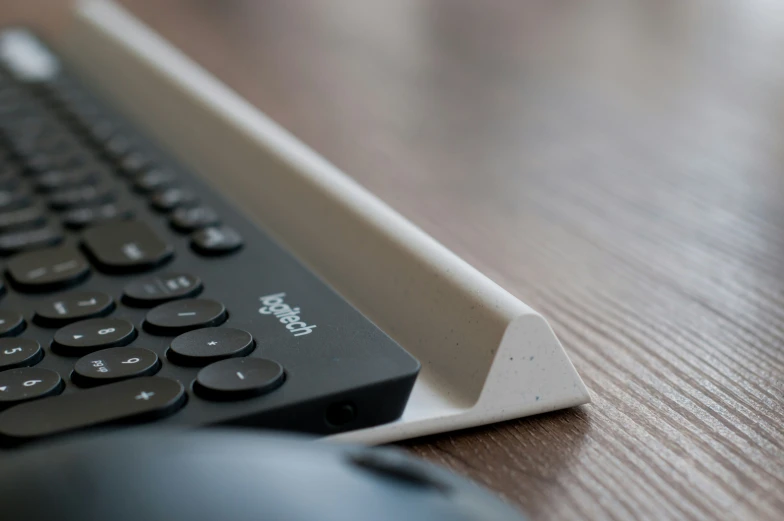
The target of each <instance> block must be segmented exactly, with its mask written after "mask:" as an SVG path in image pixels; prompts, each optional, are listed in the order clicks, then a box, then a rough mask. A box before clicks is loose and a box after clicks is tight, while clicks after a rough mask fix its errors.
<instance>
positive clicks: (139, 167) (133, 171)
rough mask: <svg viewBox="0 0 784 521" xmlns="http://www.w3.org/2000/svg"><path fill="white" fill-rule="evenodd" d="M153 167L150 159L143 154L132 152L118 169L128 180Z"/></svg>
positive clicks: (123, 159)
mask: <svg viewBox="0 0 784 521" xmlns="http://www.w3.org/2000/svg"><path fill="white" fill-rule="evenodd" d="M150 165H151V162H150V158H149V157H148V156H146V155H145V154H142V153H141V152H131V153H129V154H128V155H126V156H125V157H123V158H122V159H120V161H119V163H118V165H117V168H118V169H119V170H120V173H121V174H122V175H124V176H125V177H128V178H133V177H136V176H137V175H139V174H141V173H142V172H144V171H145V170H147V169H148V168H149V167H150Z"/></svg>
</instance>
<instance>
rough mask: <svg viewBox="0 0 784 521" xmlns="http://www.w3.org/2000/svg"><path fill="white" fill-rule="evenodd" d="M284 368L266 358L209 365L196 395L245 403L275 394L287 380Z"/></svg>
mask: <svg viewBox="0 0 784 521" xmlns="http://www.w3.org/2000/svg"><path fill="white" fill-rule="evenodd" d="M284 376H285V373H284V371H283V366H281V365H280V364H279V363H277V362H275V361H273V360H269V359H266V358H231V359H229V360H223V361H220V362H216V363H214V364H212V365H208V366H207V367H205V368H204V369H202V370H201V371H199V374H198V375H197V376H196V382H195V383H194V385H193V389H194V391H196V393H198V394H199V396H202V397H204V398H207V399H208V400H241V399H245V398H252V397H254V396H260V395H262V394H266V393H269V392H270V391H274V390H275V389H277V388H278V387H280V386H281V385H283V382H284V380H285V378H284Z"/></svg>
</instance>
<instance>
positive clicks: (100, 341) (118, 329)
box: [52, 318, 136, 356]
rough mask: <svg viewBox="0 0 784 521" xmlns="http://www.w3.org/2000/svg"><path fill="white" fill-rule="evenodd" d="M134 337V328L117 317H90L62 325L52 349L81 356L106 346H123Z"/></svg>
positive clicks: (67, 354) (64, 353)
mask: <svg viewBox="0 0 784 521" xmlns="http://www.w3.org/2000/svg"><path fill="white" fill-rule="evenodd" d="M135 338H136V328H134V327H133V324H131V323H130V322H128V321H127V320H122V319H119V318H90V319H87V320H82V321H81V322H76V323H74V324H70V325H68V326H65V327H62V328H60V329H58V330H57V332H56V333H55V334H54V340H53V341H52V349H53V350H55V351H57V352H58V353H60V354H62V355H65V356H82V355H86V354H88V353H92V352H93V351H98V350H99V349H104V348H107V347H116V346H125V345H128V344H130V343H131V342H133V340H134V339H135Z"/></svg>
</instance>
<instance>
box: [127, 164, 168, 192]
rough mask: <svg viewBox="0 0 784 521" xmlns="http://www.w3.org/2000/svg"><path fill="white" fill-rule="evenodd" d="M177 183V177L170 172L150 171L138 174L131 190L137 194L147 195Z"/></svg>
mask: <svg viewBox="0 0 784 521" xmlns="http://www.w3.org/2000/svg"><path fill="white" fill-rule="evenodd" d="M175 181H177V176H176V175H175V174H174V172H172V171H170V170H159V169H155V170H150V171H148V172H144V173H143V174H139V175H138V176H137V177H136V179H134V182H133V188H134V189H135V190H136V191H137V192H141V193H143V194H149V193H151V192H155V191H156V190H161V189H163V188H167V187H169V186H171V185H172V184H174V182H175Z"/></svg>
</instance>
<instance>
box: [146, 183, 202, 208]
mask: <svg viewBox="0 0 784 521" xmlns="http://www.w3.org/2000/svg"><path fill="white" fill-rule="evenodd" d="M198 201H199V200H198V198H197V197H196V194H194V193H193V192H192V191H190V190H186V189H183V188H166V189H164V190H160V191H158V192H155V193H154V194H153V195H152V197H150V203H151V204H152V207H153V208H155V209H156V210H158V211H160V212H171V211H172V210H174V209H176V208H181V207H187V206H193V205H195V204H196V203H197V202H198Z"/></svg>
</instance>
